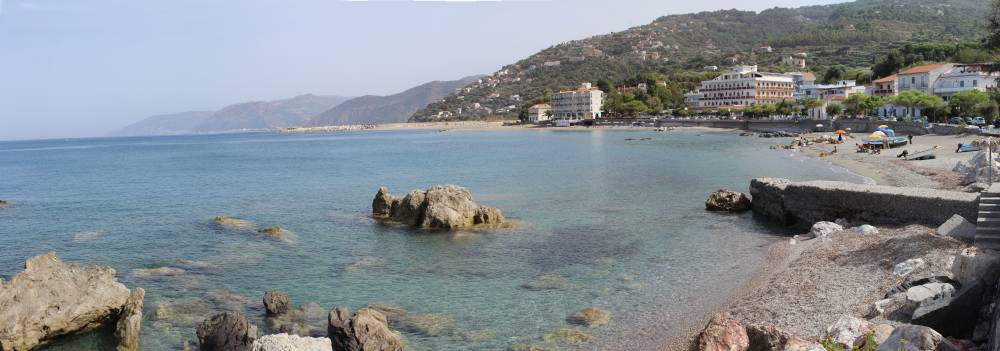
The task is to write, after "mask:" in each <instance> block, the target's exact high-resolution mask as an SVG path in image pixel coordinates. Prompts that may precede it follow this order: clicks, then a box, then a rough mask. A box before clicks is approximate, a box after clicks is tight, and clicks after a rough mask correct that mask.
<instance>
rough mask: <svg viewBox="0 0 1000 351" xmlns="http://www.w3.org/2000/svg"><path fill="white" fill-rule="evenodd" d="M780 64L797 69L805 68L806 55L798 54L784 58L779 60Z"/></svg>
mask: <svg viewBox="0 0 1000 351" xmlns="http://www.w3.org/2000/svg"><path fill="white" fill-rule="evenodd" d="M781 64H783V65H788V66H792V67H798V68H806V54H805V53H798V54H795V55H792V56H784V57H782V58H781Z"/></svg>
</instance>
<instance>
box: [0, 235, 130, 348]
mask: <svg viewBox="0 0 1000 351" xmlns="http://www.w3.org/2000/svg"><path fill="white" fill-rule="evenodd" d="M128 299H129V290H128V288H126V287H125V285H123V284H122V283H119V282H118V280H117V279H116V278H115V270H114V269H113V268H111V267H103V266H88V267H81V266H79V265H76V264H66V263H63V262H62V261H60V260H59V257H57V256H56V254H55V253H54V252H49V253H47V254H44V255H40V256H35V257H32V258H29V259H28V260H27V262H25V264H24V271H22V272H20V273H18V274H17V275H15V276H14V278H13V279H11V280H10V281H9V282H3V281H2V280H0V350H5V351H6V350H12V351H21V350H31V349H33V348H35V347H38V346H40V345H43V344H46V343H48V342H51V341H52V340H53V339H55V338H57V337H60V336H64V335H69V334H73V333H77V332H82V331H87V330H92V329H95V328H97V327H99V326H102V325H105V324H107V323H110V322H112V321H114V320H115V319H116V318H117V317H118V312H119V311H120V310H121V309H122V306H123V305H124V304H125V302H126V300H128Z"/></svg>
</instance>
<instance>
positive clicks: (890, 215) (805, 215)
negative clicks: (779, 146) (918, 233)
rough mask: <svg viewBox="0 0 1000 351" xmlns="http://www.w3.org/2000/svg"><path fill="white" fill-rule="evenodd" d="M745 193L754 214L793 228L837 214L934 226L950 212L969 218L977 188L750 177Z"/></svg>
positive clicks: (973, 212)
mask: <svg viewBox="0 0 1000 351" xmlns="http://www.w3.org/2000/svg"><path fill="white" fill-rule="evenodd" d="M750 195H751V196H752V198H753V202H752V208H753V211H754V213H756V214H758V215H761V216H764V217H767V218H769V219H772V220H775V221H778V222H780V223H782V224H784V225H787V226H793V227H808V226H810V225H812V224H813V223H815V222H818V221H834V220H836V219H838V218H845V219H848V220H850V221H853V222H864V223H871V224H908V223H920V224H925V225H928V226H934V227H936V226H938V225H941V223H944V222H945V221H947V220H948V218H950V217H951V216H952V215H954V214H959V215H961V216H962V217H965V218H966V219H968V220H970V221H973V222H975V221H976V216H977V211H978V206H979V194H978V193H962V192H955V191H944V190H934V189H923V188H906V187H892V186H881V185H861V184H853V183H845V182H833V181H808V182H790V181H788V180H787V179H781V178H757V179H754V180H752V181H751V182H750Z"/></svg>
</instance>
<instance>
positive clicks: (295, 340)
mask: <svg viewBox="0 0 1000 351" xmlns="http://www.w3.org/2000/svg"><path fill="white" fill-rule="evenodd" d="M332 350H333V345H331V344H330V338H313V337H308V336H298V335H289V334H272V335H264V336H262V337H260V339H257V341H254V342H253V346H252V348H251V351H332Z"/></svg>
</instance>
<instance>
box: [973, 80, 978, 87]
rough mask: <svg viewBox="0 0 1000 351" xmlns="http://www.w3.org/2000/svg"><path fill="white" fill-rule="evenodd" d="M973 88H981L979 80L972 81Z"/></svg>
mask: <svg viewBox="0 0 1000 351" xmlns="http://www.w3.org/2000/svg"><path fill="white" fill-rule="evenodd" d="M972 86H974V87H978V86H979V80H977V79H973V80H972Z"/></svg>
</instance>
